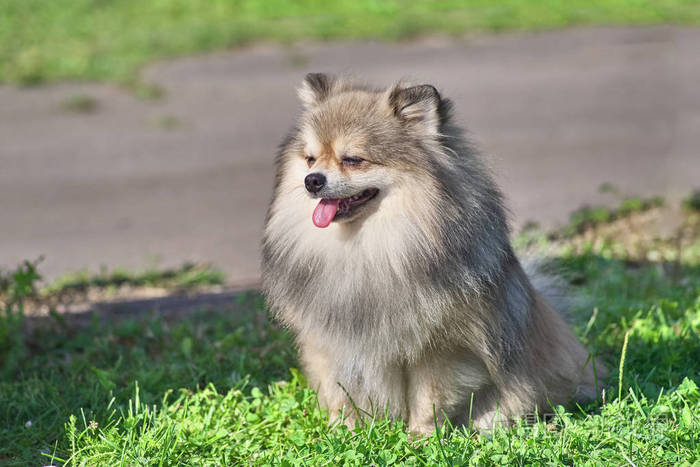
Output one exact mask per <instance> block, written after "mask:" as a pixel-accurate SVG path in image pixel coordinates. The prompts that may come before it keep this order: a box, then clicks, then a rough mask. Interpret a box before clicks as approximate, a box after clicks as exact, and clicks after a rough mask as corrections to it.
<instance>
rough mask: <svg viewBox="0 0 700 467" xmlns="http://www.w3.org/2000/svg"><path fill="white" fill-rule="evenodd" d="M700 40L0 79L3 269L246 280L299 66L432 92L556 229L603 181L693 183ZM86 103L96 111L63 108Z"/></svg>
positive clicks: (254, 261) (614, 34)
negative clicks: (86, 99) (174, 268)
mask: <svg viewBox="0 0 700 467" xmlns="http://www.w3.org/2000/svg"><path fill="white" fill-rule="evenodd" d="M698 50H700V30H698V29H675V28H654V29H622V30H620V29H585V30H570V31H564V32H547V33H542V34H537V35H530V34H526V35H505V36H496V37H485V38H479V39H474V40H470V41H458V42H454V41H446V40H428V41H421V42H416V43H404V44H400V45H387V44H374V43H366V44H334V45H330V46H321V45H300V46H296V47H295V48H286V49H285V48H277V47H271V46H259V47H254V48H251V49H248V50H242V51H237V52H225V53H216V54H213V55H208V56H204V57H195V58H186V59H181V60H176V61H173V62H167V63H162V64H158V65H156V66H153V67H151V68H149V69H147V70H145V72H144V76H145V77H146V79H148V80H150V81H152V82H154V83H157V84H158V85H160V86H162V87H163V89H164V90H165V91H166V93H167V95H166V97H165V99H162V100H160V101H157V102H144V101H139V100H138V99H136V98H134V97H133V96H131V95H130V94H129V93H128V92H126V91H124V90H122V89H118V88H115V87H113V86H109V85H102V84H61V85H51V86H45V87H38V88H28V89H26V88H25V89H17V88H14V87H7V86H5V87H0V266H9V265H13V264H15V263H17V262H18V261H20V260H22V259H24V258H34V257H36V256H37V255H39V254H44V255H45V256H46V260H45V262H44V265H43V268H42V269H43V271H45V273H46V274H47V275H48V276H49V277H55V276H56V275H57V274H60V273H62V272H65V271H67V270H75V269H79V268H82V267H89V268H91V269H93V270H97V268H98V267H99V266H100V265H108V266H110V267H114V266H119V265H121V266H126V267H131V268H134V267H139V266H143V265H144V264H147V262H148V261H149V260H150V259H151V258H153V257H161V258H162V264H163V265H169V264H178V263H181V262H182V261H184V260H206V261H212V262H214V263H215V264H217V265H218V266H220V267H221V268H223V269H224V270H225V271H227V272H228V274H229V277H230V278H231V280H232V281H233V282H237V283H244V282H251V281H255V280H256V279H257V277H258V274H259V268H258V252H259V250H258V244H259V238H260V231H261V226H262V222H263V219H264V214H265V208H266V205H267V203H268V200H269V196H270V189H271V183H272V159H273V155H274V152H275V148H276V146H277V144H278V142H279V140H280V138H281V137H282V135H283V134H284V133H285V131H286V130H287V129H288V128H289V127H290V125H291V123H292V121H293V118H294V116H295V113H296V111H297V102H296V98H295V93H294V88H295V87H296V85H297V84H298V83H299V82H300V81H301V79H302V77H303V75H304V74H305V73H306V72H307V71H309V70H325V71H333V72H351V73H353V74H355V75H357V76H360V77H362V78H366V79H367V80H369V81H371V82H374V83H380V84H389V83H390V82H392V81H394V80H395V79H397V78H400V77H409V78H414V79H415V80H417V81H421V82H430V83H434V84H436V85H437V86H438V88H439V89H441V90H442V91H443V92H444V94H445V95H447V96H450V97H452V98H453V99H454V100H455V102H456V108H457V115H458V118H459V119H460V121H462V122H463V123H464V124H466V125H467V126H468V128H469V129H470V130H471V132H472V134H473V137H474V139H475V140H476V141H477V142H478V143H479V144H480V146H481V147H482V148H483V150H484V152H485V153H487V154H488V155H489V159H490V161H491V164H492V166H493V167H494V169H495V170H496V172H497V174H498V179H499V181H500V182H501V184H502V186H503V188H504V190H505V192H506V194H507V196H508V199H509V203H510V206H511V207H512V211H513V214H514V222H515V223H516V224H521V223H522V222H523V221H525V220H529V219H534V220H537V221H540V222H541V223H543V224H545V225H552V224H555V223H560V222H563V221H564V220H565V219H566V218H567V217H568V213H569V212H570V211H571V210H572V209H575V208H577V207H579V206H580V205H581V204H583V203H586V202H597V201H601V200H605V199H609V198H605V197H603V195H600V194H598V193H597V187H598V186H599V184H600V183H602V182H613V183H615V184H616V185H617V186H618V187H620V189H621V190H622V191H623V192H625V193H629V194H665V195H667V196H670V197H676V198H677V197H679V196H682V195H684V194H686V193H688V191H689V190H690V189H691V188H692V187H693V186H698V185H700V154H699V152H700V151H699V149H698V148H700V54H698ZM76 95H88V96H92V97H94V98H96V99H97V102H98V107H97V109H96V110H95V111H94V112H91V113H77V112H70V111H67V110H66V109H65V108H63V106H62V104H63V103H65V101H66V100H67V99H70V98H71V97H72V96H76Z"/></svg>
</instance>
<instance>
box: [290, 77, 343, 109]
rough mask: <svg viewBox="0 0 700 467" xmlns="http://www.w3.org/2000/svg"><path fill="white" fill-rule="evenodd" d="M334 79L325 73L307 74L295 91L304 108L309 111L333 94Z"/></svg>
mask: <svg viewBox="0 0 700 467" xmlns="http://www.w3.org/2000/svg"><path fill="white" fill-rule="evenodd" d="M336 81H337V80H336V78H335V77H334V76H331V75H327V74H325V73H309V74H308V75H306V77H304V81H303V82H302V83H301V87H300V88H299V90H298V91H297V93H298V94H299V99H300V100H301V103H302V104H304V107H305V108H307V109H311V108H313V107H316V106H317V105H318V104H320V103H321V102H323V101H325V100H326V99H328V96H330V95H331V93H332V92H333V88H334V86H335V84H336Z"/></svg>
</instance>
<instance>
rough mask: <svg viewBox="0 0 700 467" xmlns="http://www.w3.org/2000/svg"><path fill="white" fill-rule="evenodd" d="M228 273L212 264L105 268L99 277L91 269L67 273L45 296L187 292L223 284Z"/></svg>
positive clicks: (55, 282) (48, 288) (54, 283)
mask: <svg viewBox="0 0 700 467" xmlns="http://www.w3.org/2000/svg"><path fill="white" fill-rule="evenodd" d="M224 280H225V276H224V273H223V272H222V271H220V270H218V269H216V268H214V267H213V266H211V265H208V264H194V263H185V264H183V265H182V266H178V267H175V268H159V267H156V266H152V267H148V268H146V269H143V270H141V271H135V272H134V271H129V270H127V269H123V268H115V269H113V270H111V271H109V270H107V269H103V270H102V271H100V273H99V274H93V273H91V272H89V271H88V270H82V271H78V272H74V273H68V274H64V275H63V276H61V277H59V278H58V279H56V280H55V281H54V282H52V283H51V284H49V285H48V286H46V287H44V288H43V289H42V290H41V293H42V294H43V295H53V294H60V293H66V292H87V291H88V290H89V289H90V288H97V289H106V290H109V289H117V288H119V287H159V288H165V289H175V290H187V289H193V288H197V287H202V286H210V285H221V284H223V283H224Z"/></svg>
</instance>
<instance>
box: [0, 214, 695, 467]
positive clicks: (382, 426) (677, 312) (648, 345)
mask: <svg viewBox="0 0 700 467" xmlns="http://www.w3.org/2000/svg"><path fill="white" fill-rule="evenodd" d="M658 209H659V208H658V207H655V206H651V205H649V206H647V208H645V209H644V210H643V211H639V212H634V213H632V214H630V213H628V212H627V211H624V212H623V211H620V210H617V211H614V212H615V214H614V215H612V216H610V218H614V219H615V220H613V221H611V222H595V223H593V222H589V223H587V224H586V226H584V227H581V226H580V227H579V231H578V232H577V233H576V234H570V233H560V234H559V236H560V237H561V236H562V235H565V237H564V238H558V239H557V240H552V238H553V237H552V236H549V237H547V236H545V235H543V234H542V233H541V232H539V231H535V230H530V231H529V232H527V233H526V234H523V235H521V236H520V237H519V238H518V244H520V245H523V244H528V245H529V246H530V248H534V247H535V246H537V245H539V246H540V247H542V246H546V247H547V248H548V251H550V253H551V254H552V256H553V261H554V263H555V264H556V265H557V267H558V268H560V269H561V270H562V272H563V273H564V274H565V277H566V278H567V279H568V281H569V282H570V283H571V284H572V290H573V293H574V294H575V295H576V296H577V297H579V298H580V300H578V301H577V305H576V307H575V310H574V313H573V315H572V317H571V318H572V322H573V325H574V329H575V330H576V332H577V334H578V335H579V336H580V337H581V339H582V340H583V341H584V342H585V343H586V345H587V346H588V347H589V349H591V350H592V351H593V352H594V353H595V354H596V355H598V356H599V357H598V358H600V359H601V360H602V361H604V362H605V363H606V364H607V366H608V367H609V368H610V369H611V370H612V371H611V375H610V377H609V378H608V380H607V381H606V382H605V383H606V385H607V389H606V393H605V397H604V398H601V399H599V400H597V401H593V402H591V403H589V404H587V405H585V406H582V407H568V408H566V409H564V408H562V407H559V408H557V414H556V417H554V418H552V419H548V420H544V421H541V422H539V423H534V424H530V425H527V424H525V423H523V424H521V425H519V426H516V427H513V428H510V429H497V430H496V431H494V432H493V433H487V434H477V433H474V432H472V431H470V430H469V429H467V428H464V427H450V426H442V427H440V429H439V430H438V431H436V433H435V435H434V436H433V437H431V438H429V439H424V440H415V439H412V438H411V437H410V436H409V435H408V434H407V432H406V429H405V426H404V425H402V424H401V423H392V422H390V421H387V420H385V419H383V418H378V419H369V418H368V419H366V420H365V422H364V424H363V425H362V426H360V427H358V428H357V429H355V430H354V431H349V430H348V429H347V428H346V427H345V426H344V425H340V426H329V424H328V416H327V414H326V413H325V411H323V410H322V409H320V408H319V406H318V403H317V399H316V396H315V394H314V392H313V391H312V390H310V389H309V388H308V387H307V386H306V385H305V382H304V378H303V376H302V375H301V374H300V372H299V371H298V370H297V369H296V368H297V367H298V362H297V360H296V351H295V348H294V345H293V341H292V339H291V337H290V335H289V334H288V333H287V332H286V331H284V330H283V329H280V328H279V327H277V326H276V325H275V324H274V323H271V322H270V321H269V320H268V318H267V314H266V313H265V310H264V305H263V301H262V298H261V297H260V295H259V294H257V293H256V292H250V293H246V294H242V295H240V296H239V298H238V299H237V300H236V301H235V302H234V303H231V305H230V307H227V308H225V309H219V310H207V309H202V310H200V311H198V312H196V313H190V314H186V315H185V316H179V317H172V316H171V317H167V316H164V315H162V314H159V313H156V312H153V313H145V314H144V315H143V316H141V317H138V318H133V317H132V318H129V319H119V318H118V317H111V318H108V317H104V316H99V315H94V316H93V319H92V320H91V321H90V320H88V321H87V324H86V323H85V320H83V321H82V324H81V326H78V327H76V326H75V325H74V323H73V321H72V320H71V318H70V317H69V316H59V315H56V314H53V315H48V316H43V317H32V316H31V315H30V316H27V317H26V322H25V324H24V328H25V330H24V334H16V333H15V334H11V336H14V338H7V336H6V338H5V339H4V340H3V339H0V342H1V343H2V344H3V345H2V346H0V358H2V359H3V360H2V361H3V366H2V368H1V371H0V464H3V465H17V466H20V465H48V464H54V465H60V464H64V463H66V464H68V465H108V466H112V465H240V464H243V465H248V464H256V465H266V464H269V465H279V464H281V465H337V464H350V465H369V464H373V465H387V464H391V463H400V464H410V465H434V464H471V465H485V464H504V463H507V464H520V465H522V464H540V463H547V464H557V465H558V464H566V465H571V464H587V465H698V463H700V391H699V389H698V384H700V237H699V236H698V232H699V231H700V214H698V213H697V212H695V211H693V208H692V207H689V208H688V210H687V211H686V214H685V217H684V221H683V224H682V225H681V226H680V228H679V232H680V236H678V237H676V238H675V239H671V240H668V241H660V240H658V239H656V238H654V237H653V236H648V237H644V236H639V235H636V234H634V235H632V234H631V233H630V230H637V228H642V229H644V230H645V231H649V229H648V228H647V227H646V226H645V225H643V224H644V223H645V222H648V220H649V219H653V217H654V212H655V210H658ZM599 217H600V216H599V215H597V216H596V218H599ZM575 219H576V220H577V222H579V224H580V215H579V216H578V217H576V218H575ZM640 223H641V224H640ZM631 228H634V229H631ZM625 232H627V233H626V234H625ZM19 271H20V274H18V275H15V277H14V279H12V280H10V281H7V280H6V281H5V295H4V303H5V306H6V307H7V305H8V304H9V303H12V300H11V299H10V298H9V297H11V296H12V295H13V294H14V295H15V296H17V295H18V294H21V293H24V294H28V293H29V291H30V288H29V287H24V286H26V285H28V284H30V283H31V281H32V278H31V277H32V275H31V271H29V269H28V268H26V267H25V268H21V269H20V270H19ZM28 271H29V272H28ZM23 273H24V274H23ZM5 277H7V275H6V276H5ZM82 282H87V283H90V284H92V285H93V286H94V285H95V283H96V281H94V280H91V279H87V278H84V280H83V281H82ZM13 287H14V288H13ZM45 290H48V292H47V293H51V290H52V289H51V288H48V289H45ZM0 310H1V308H0ZM5 310H7V308H5ZM1 316H2V312H0V317H1ZM13 316H14V315H13ZM0 325H4V326H5V328H4V329H6V330H7V329H8V326H10V327H11V326H12V325H13V324H12V323H11V322H8V319H7V316H5V317H3V318H2V319H0ZM2 329H3V327H2V326H0V331H2ZM15 331H16V329H15ZM17 336H23V338H17ZM625 342H627V345H626V348H625V350H623V347H624V343H625ZM621 361H624V364H621ZM620 382H621V384H619V383H620Z"/></svg>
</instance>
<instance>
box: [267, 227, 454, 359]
mask: <svg viewBox="0 0 700 467" xmlns="http://www.w3.org/2000/svg"><path fill="white" fill-rule="evenodd" d="M286 223H287V221H286V220H285V219H284V216H282V219H275V218H274V216H273V218H272V219H271V222H270V225H272V226H274V229H271V230H268V235H269V236H268V238H267V239H266V245H267V246H266V248H267V251H266V255H267V257H268V261H266V271H265V277H266V284H265V288H266V290H267V296H268V300H269V302H270V304H271V305H272V308H273V311H274V312H276V313H277V314H278V316H279V317H280V318H281V319H282V320H284V321H285V322H286V323H288V324H289V325H291V326H292V328H293V329H294V330H295V331H296V332H297V333H298V334H299V335H300V336H305V335H313V336H315V339H322V340H324V341H325V342H326V343H327V345H329V346H336V347H337V346H342V347H344V348H346V349H347V351H348V352H356V353H358V354H362V353H366V352H370V349H371V352H372V353H373V355H371V356H369V355H368V357H370V358H377V355H374V354H375V353H381V354H382V358H391V359H396V358H402V357H410V356H412V355H415V354H417V353H418V352H420V351H421V349H422V348H424V347H425V346H426V345H428V344H429V341H430V340H431V339H433V338H434V333H435V332H436V330H437V329H438V327H439V326H440V325H441V324H442V323H441V317H440V314H441V313H440V310H443V309H445V308H448V307H450V306H452V303H451V299H450V298H449V294H448V295H446V294H444V293H437V292H438V291H437V290H436V288H435V283H431V278H430V277H429V274H428V273H427V270H428V269H429V268H427V266H426V264H427V262H428V261H430V258H428V257H427V256H426V253H425V251H424V249H423V248H421V246H420V245H421V243H425V242H427V241H428V239H426V238H425V234H424V233H421V232H420V231H419V229H417V228H416V226H415V224H414V223H412V222H411V220H410V219H409V218H404V219H403V220H396V219H393V220H392V221H391V223H388V222H386V219H383V218H382V217H381V216H377V218H376V219H371V220H368V222H366V223H365V224H364V225H362V226H361V228H360V229H358V230H356V231H348V229H347V228H346V227H347V226H340V225H332V226H331V228H329V229H325V230H320V229H316V228H314V227H313V226H311V228H309V227H308V226H300V225H299V224H296V225H293V224H290V225H284V226H283V225H279V224H286ZM309 224H311V223H310V222H309Z"/></svg>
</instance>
